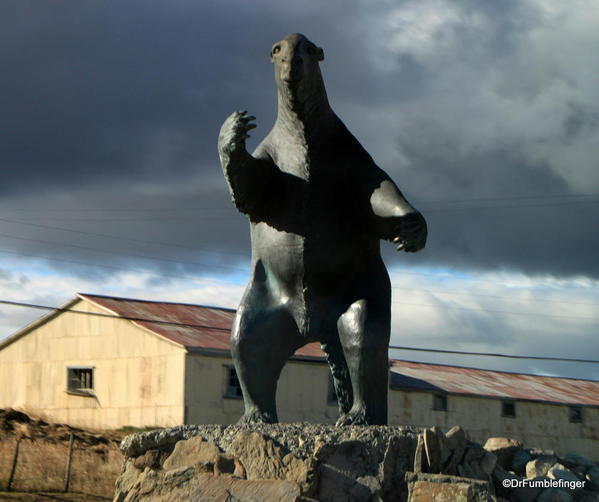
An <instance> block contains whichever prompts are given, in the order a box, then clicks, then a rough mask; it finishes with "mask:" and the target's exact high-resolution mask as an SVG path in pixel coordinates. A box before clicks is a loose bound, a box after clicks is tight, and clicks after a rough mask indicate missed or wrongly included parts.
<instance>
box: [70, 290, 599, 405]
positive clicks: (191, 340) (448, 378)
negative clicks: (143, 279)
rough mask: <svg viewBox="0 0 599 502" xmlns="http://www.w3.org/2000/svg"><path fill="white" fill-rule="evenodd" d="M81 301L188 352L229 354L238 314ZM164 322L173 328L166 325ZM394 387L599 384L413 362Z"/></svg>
mask: <svg viewBox="0 0 599 502" xmlns="http://www.w3.org/2000/svg"><path fill="white" fill-rule="evenodd" d="M78 296H79V297H80V298H82V299H85V300H88V301H90V302H92V303H95V304H96V305H99V306H101V307H103V308H105V309H107V310H109V311H111V312H113V313H115V314H117V315H119V316H122V317H126V318H132V319H137V320H133V321H132V322H134V323H135V324H138V325H139V326H143V327H144V328H146V329H148V330H150V331H152V332H154V333H156V334H158V335H160V336H163V337H165V338H167V339H169V340H171V341H173V342H176V343H178V344H180V345H182V346H184V347H186V348H187V349H196V350H198V349H203V350H216V351H221V350H222V351H229V350H230V346H229V338H230V334H231V326H232V324H233V319H234V318H235V310H232V309H225V308H219V307H206V306H202V305H190V304H183V303H168V302H155V301H146V300H134V299H130V298H115V297H108V296H99V295H87V294H80V295H78ZM140 319H149V320H152V321H159V322H151V321H145V320H140ZM164 322H167V323H168V322H171V323H173V324H172V325H171V324H163V323H164ZM295 356H299V357H309V358H317V359H321V360H324V353H323V352H322V350H321V349H320V345H319V344H318V343H309V344H307V345H305V346H304V347H302V348H301V349H299V350H298V351H296V353H295ZM391 387H392V388H395V389H414V390H421V391H438V392H447V393H451V394H466V395H476V396H487V397H494V398H503V399H505V398H508V399H525V400H532V401H548V402H553V403H562V404H582V405H592V406H599V382H597V381H592V380H577V379H571V378H559V377H548V376H540V375H524V374H519V373H509V372H503V371H493V370H483V369H476V368H464V367H459V366H446V365H442V364H429V363H418V362H412V361H391Z"/></svg>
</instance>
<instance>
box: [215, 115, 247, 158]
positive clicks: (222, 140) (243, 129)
mask: <svg viewBox="0 0 599 502" xmlns="http://www.w3.org/2000/svg"><path fill="white" fill-rule="evenodd" d="M253 120H256V117H254V116H253V115H248V114H247V111H245V110H244V111H238V112H233V113H232V114H231V115H229V116H228V117H227V119H226V120H225V122H224V123H223V125H222V127H221V128H220V134H219V136H218V148H219V151H220V153H221V154H226V155H231V154H232V153H235V152H238V151H245V140H246V139H247V138H249V137H250V135H249V134H248V132H249V131H250V130H252V129H254V128H255V127H256V124H255V123H253V122H252V121H253Z"/></svg>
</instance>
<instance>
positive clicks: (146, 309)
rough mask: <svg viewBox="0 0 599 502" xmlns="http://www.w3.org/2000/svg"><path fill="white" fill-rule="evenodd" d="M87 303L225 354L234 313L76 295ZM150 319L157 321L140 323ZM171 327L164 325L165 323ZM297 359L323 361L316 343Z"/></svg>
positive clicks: (190, 345) (182, 341) (191, 344)
mask: <svg viewBox="0 0 599 502" xmlns="http://www.w3.org/2000/svg"><path fill="white" fill-rule="evenodd" d="M77 296H79V298H82V299H85V300H88V301H91V302H92V303H95V304H96V305H99V306H100V307H103V308H105V309H107V310H109V311H111V312H113V313H115V314H117V315H119V316H121V317H127V318H133V319H137V320H135V321H132V322H134V323H135V324H137V325H139V326H142V327H144V328H145V329H148V330H150V331H152V332H154V333H156V334H158V335H161V336H163V337H165V338H167V339H168V340H171V341H173V342H175V343H178V344H180V345H182V346H183V347H185V348H187V349H192V350H193V349H204V350H215V351H220V350H222V351H229V349H230V347H229V338H230V335H231V326H232V325H233V319H234V318H235V310H233V309H226V308H221V307H207V306H203V305H192V304H186V303H169V302H156V301H147V300H136V299H132V298H117V297H112V296H100V295H89V294H83V293H80V294H78V295H77ZM139 319H151V320H155V321H159V322H148V321H141V320H139ZM169 322H170V323H173V324H165V323H169ZM295 356H297V357H310V358H324V353H323V352H322V350H321V349H320V344H318V343H309V344H307V345H305V346H304V347H302V348H301V349H299V350H297V351H296V353H295Z"/></svg>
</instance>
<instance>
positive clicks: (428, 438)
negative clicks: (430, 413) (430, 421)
mask: <svg viewBox="0 0 599 502" xmlns="http://www.w3.org/2000/svg"><path fill="white" fill-rule="evenodd" d="M423 439H424V451H425V453H426V462H427V464H428V466H427V468H426V472H431V473H439V472H441V469H442V466H443V465H444V464H445V462H446V461H447V459H448V458H449V456H450V454H451V451H450V449H449V448H448V447H447V439H446V438H445V434H443V433H442V432H441V430H440V429H439V428H438V427H432V428H431V429H425V430H424V431H423Z"/></svg>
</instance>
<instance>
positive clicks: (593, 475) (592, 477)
mask: <svg viewBox="0 0 599 502" xmlns="http://www.w3.org/2000/svg"><path fill="white" fill-rule="evenodd" d="M585 478H586V479H587V481H589V482H590V483H591V484H592V485H593V487H595V488H597V489H599V466H595V467H591V468H590V469H589V470H588V471H587V473H586V475H585Z"/></svg>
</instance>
